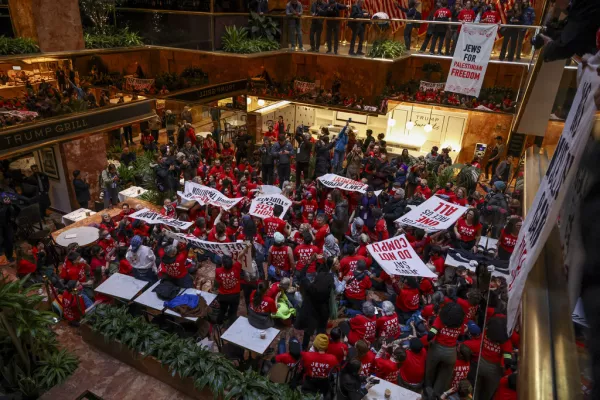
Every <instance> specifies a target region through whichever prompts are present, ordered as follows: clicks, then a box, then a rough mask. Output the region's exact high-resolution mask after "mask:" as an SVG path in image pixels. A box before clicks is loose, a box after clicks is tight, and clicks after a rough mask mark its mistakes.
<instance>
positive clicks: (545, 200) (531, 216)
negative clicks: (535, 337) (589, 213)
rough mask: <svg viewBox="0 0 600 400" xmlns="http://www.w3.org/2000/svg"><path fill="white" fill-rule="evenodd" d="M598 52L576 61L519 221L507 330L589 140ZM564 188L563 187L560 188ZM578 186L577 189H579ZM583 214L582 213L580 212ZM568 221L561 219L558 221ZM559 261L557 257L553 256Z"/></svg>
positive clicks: (598, 81) (599, 83)
mask: <svg viewBox="0 0 600 400" xmlns="http://www.w3.org/2000/svg"><path fill="white" fill-rule="evenodd" d="M598 68H600V53H598V54H596V56H594V57H592V58H590V59H588V62H587V64H586V65H585V67H584V66H583V65H581V64H580V65H579V74H578V76H580V79H579V82H578V86H577V93H576V94H575V98H574V99H573V105H572V106H571V110H570V111H569V116H568V117H567V120H566V121H565V126H564V129H563V131H562V134H561V136H560V140H559V141H558V145H557V146H556V150H555V151H554V155H553V156H552V161H551V162H550V165H549V166H548V170H547V171H546V175H544V177H543V178H542V181H541V182H540V185H539V188H538V191H537V194H536V196H535V198H534V199H533V203H532V204H531V207H529V212H528V213H527V216H526V217H525V221H523V227H522V228H521V231H520V232H519V237H518V239H517V244H516V245H515V248H514V251H513V253H512V255H511V257H510V264H509V275H510V276H509V278H508V279H507V283H508V306H507V311H508V313H507V326H508V330H509V333H510V332H512V330H513V329H514V327H515V325H516V322H517V320H518V318H517V317H518V314H519V304H520V303H521V296H522V295H523V289H524V288H525V283H526V282H527V275H529V272H530V271H531V269H532V268H533V265H534V264H535V262H536V261H537V258H538V257H539V255H540V252H541V251H542V249H543V248H544V245H545V243H546V241H547V240H548V236H549V235H550V232H551V231H552V229H553V228H554V226H555V225H556V221H557V218H558V215H559V212H560V210H561V208H562V204H563V202H564V200H565V197H566V195H567V194H569V189H570V188H571V187H572V184H573V180H574V179H575V177H576V175H577V171H578V170H579V163H580V161H581V158H582V155H583V152H584V150H585V148H586V146H587V145H588V143H589V138H590V133H591V131H592V127H593V126H594V121H595V118H596V112H597V111H598V108H597V106H596V102H595V101H594V100H595V99H594V97H595V96H598V94H599V92H600V76H598ZM563 189H564V190H563ZM580 190H581V189H580ZM582 218H585V216H582ZM562 223H564V224H568V223H569V221H562V220H561V224H562ZM555 261H556V262H559V260H555Z"/></svg>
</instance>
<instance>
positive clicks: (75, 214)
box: [62, 208, 96, 226]
mask: <svg viewBox="0 0 600 400" xmlns="http://www.w3.org/2000/svg"><path fill="white" fill-rule="evenodd" d="M86 213H87V214H86ZM94 214H96V212H94V211H92V210H88V209H87V208H79V209H77V210H75V211H71V212H70V213H68V214H65V215H63V216H62V223H63V224H65V226H67V225H71V224H74V223H75V222H78V221H81V220H82V219H85V218H87V217H90V216H92V215H94Z"/></svg>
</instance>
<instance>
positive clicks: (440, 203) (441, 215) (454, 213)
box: [395, 196, 469, 232]
mask: <svg viewBox="0 0 600 400" xmlns="http://www.w3.org/2000/svg"><path fill="white" fill-rule="evenodd" d="M468 209H469V207H463V206H459V205H457V204H452V203H450V202H448V201H446V200H444V199H442V198H440V197H437V196H431V197H430V198H429V199H427V201H425V202H423V203H421V204H420V205H419V206H418V207H417V208H413V209H412V210H410V211H409V212H408V213H406V214H405V215H403V216H401V217H400V218H398V219H397V220H396V221H395V222H399V223H401V224H402V225H410V226H414V227H416V228H419V229H425V230H426V231H429V232H432V231H441V230H442V229H448V228H449V227H450V226H451V225H452V224H453V223H455V222H456V221H457V220H458V219H459V218H460V217H461V216H462V215H463V214H464V213H465V212H466V211H467V210H468Z"/></svg>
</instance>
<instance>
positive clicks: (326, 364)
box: [302, 333, 338, 396]
mask: <svg viewBox="0 0 600 400" xmlns="http://www.w3.org/2000/svg"><path fill="white" fill-rule="evenodd" d="M328 347H329V338H328V337H327V335H326V334H324V333H320V334H318V335H317V336H316V337H315V340H314V342H313V345H312V348H311V351H303V352H302V367H303V370H304V382H303V383H302V392H309V393H320V394H322V395H323V396H326V395H327V393H328V392H329V373H330V372H331V370H332V369H333V367H335V366H336V365H338V360H337V358H336V357H335V356H334V355H333V354H328V353H327V348H328Z"/></svg>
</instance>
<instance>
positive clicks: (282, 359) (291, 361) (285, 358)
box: [275, 353, 298, 368]
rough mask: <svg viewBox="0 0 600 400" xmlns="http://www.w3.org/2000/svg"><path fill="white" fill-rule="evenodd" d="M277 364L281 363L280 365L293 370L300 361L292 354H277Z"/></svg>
mask: <svg viewBox="0 0 600 400" xmlns="http://www.w3.org/2000/svg"><path fill="white" fill-rule="evenodd" d="M275 362H276V363H280V364H285V365H287V366H288V367H290V368H292V367H293V366H294V365H296V362H298V360H296V359H295V358H294V357H292V355H291V354H290V353H283V354H277V355H276V356H275Z"/></svg>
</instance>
